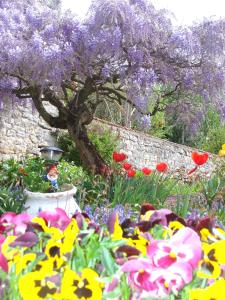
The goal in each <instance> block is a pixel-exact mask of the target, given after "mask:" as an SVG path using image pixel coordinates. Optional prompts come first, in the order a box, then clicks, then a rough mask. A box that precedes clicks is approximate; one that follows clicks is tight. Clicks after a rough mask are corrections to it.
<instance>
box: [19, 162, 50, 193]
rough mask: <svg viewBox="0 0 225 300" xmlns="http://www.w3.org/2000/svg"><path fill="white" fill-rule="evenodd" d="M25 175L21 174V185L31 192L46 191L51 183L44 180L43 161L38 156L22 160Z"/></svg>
mask: <svg viewBox="0 0 225 300" xmlns="http://www.w3.org/2000/svg"><path fill="white" fill-rule="evenodd" d="M23 169H24V173H25V175H24V176H23V186H24V187H25V188H26V189H27V190H29V191H32V192H43V193H44V192H47V191H48V190H49V189H50V188H51V184H50V182H48V181H45V180H44V178H43V176H44V174H45V161H44V160H43V159H41V158H39V157H36V158H33V157H32V158H28V159H26V160H25V161H24V162H23Z"/></svg>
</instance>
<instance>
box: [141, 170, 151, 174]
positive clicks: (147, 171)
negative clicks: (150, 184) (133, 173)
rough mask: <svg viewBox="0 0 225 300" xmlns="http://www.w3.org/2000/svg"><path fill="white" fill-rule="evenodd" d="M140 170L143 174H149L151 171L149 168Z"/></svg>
mask: <svg viewBox="0 0 225 300" xmlns="http://www.w3.org/2000/svg"><path fill="white" fill-rule="evenodd" d="M141 171H142V173H143V174H144V175H149V174H151V173H152V170H150V169H149V168H143V169H142V170H141Z"/></svg>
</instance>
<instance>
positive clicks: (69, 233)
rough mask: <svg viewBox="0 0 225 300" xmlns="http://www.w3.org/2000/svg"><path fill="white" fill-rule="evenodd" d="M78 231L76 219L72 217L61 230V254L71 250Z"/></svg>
mask: <svg viewBox="0 0 225 300" xmlns="http://www.w3.org/2000/svg"><path fill="white" fill-rule="evenodd" d="M78 233H79V227H78V225H77V221H76V220H75V219H72V220H71V222H70V224H69V225H68V226H67V227H66V229H65V230H64V232H63V236H64V238H63V243H62V253H63V254H66V253H68V252H72V250H73V248H74V243H75V241H76V239H77V235H78Z"/></svg>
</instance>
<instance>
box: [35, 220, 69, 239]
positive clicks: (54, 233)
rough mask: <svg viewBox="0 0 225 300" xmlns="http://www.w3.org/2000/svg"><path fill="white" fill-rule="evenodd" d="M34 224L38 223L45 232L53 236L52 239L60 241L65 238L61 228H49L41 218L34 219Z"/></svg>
mask: <svg viewBox="0 0 225 300" xmlns="http://www.w3.org/2000/svg"><path fill="white" fill-rule="evenodd" d="M32 222H33V223H36V224H38V225H40V226H41V228H42V229H43V231H44V232H45V233H47V234H49V235H50V236H51V239H54V240H56V241H57V240H60V239H62V238H63V233H62V231H61V230H60V229H59V228H56V227H48V226H47V225H46V223H45V220H44V219H42V218H39V217H35V218H33V219H32Z"/></svg>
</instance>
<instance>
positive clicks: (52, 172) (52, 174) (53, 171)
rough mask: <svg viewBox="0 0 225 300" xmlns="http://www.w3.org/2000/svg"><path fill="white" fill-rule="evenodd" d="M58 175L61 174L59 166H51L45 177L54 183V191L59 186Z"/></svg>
mask: <svg viewBox="0 0 225 300" xmlns="http://www.w3.org/2000/svg"><path fill="white" fill-rule="evenodd" d="M58 175H59V171H58V170H57V167H56V166H50V168H49V169H48V173H47V175H46V178H45V179H46V180H48V181H50V182H51V185H52V188H53V190H54V191H57V190H58V188H59V186H58V182H57V179H58Z"/></svg>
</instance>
